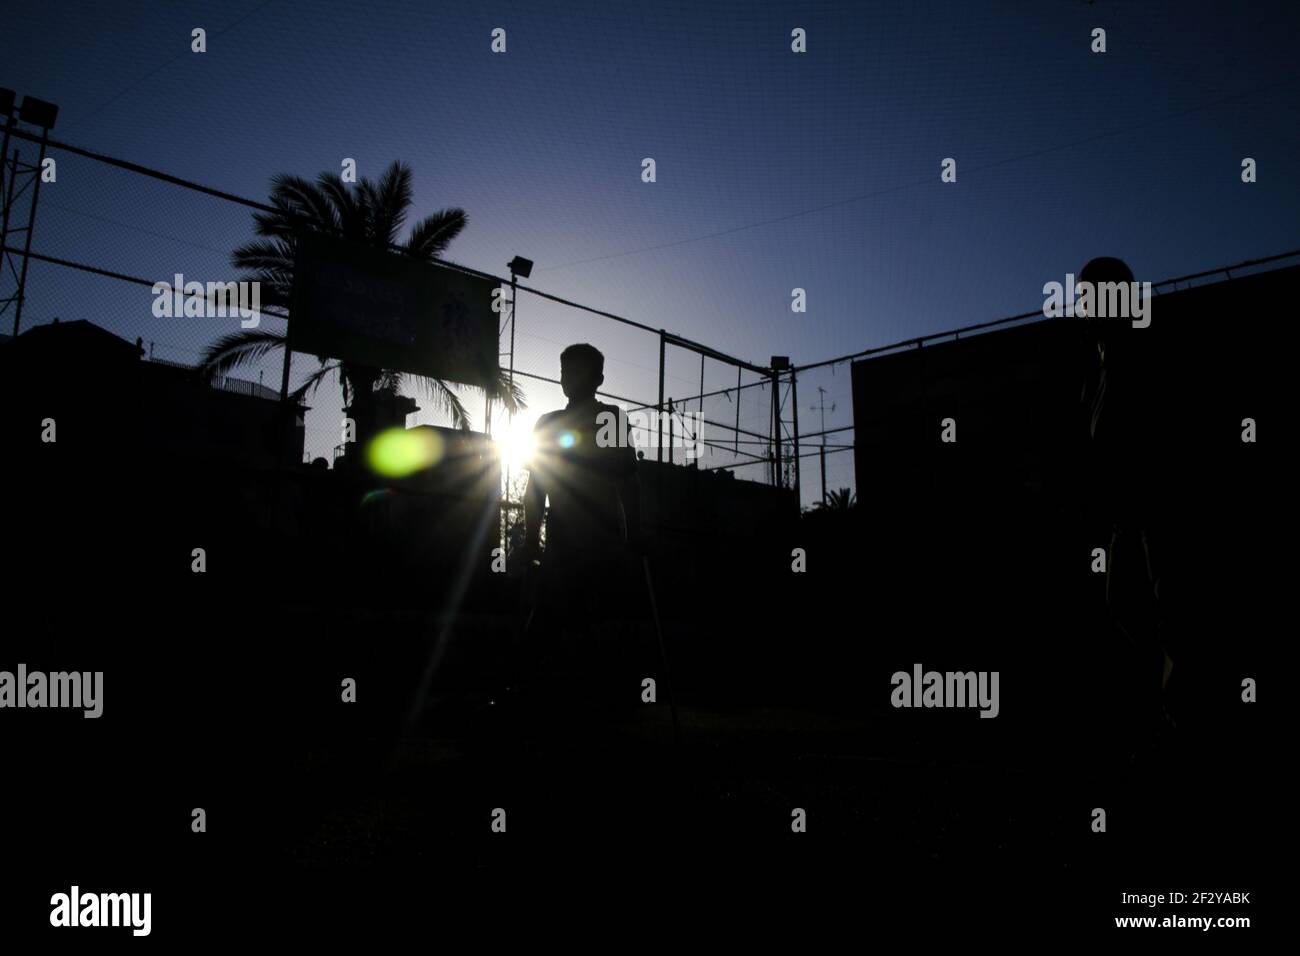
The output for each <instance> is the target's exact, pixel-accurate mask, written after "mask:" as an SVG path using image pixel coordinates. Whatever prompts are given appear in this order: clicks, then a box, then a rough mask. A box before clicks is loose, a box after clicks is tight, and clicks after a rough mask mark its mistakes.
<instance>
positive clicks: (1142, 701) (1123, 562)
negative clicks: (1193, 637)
mask: <svg viewBox="0 0 1300 956" xmlns="http://www.w3.org/2000/svg"><path fill="white" fill-rule="evenodd" d="M1079 281H1080V282H1081V283H1082V282H1088V283H1092V284H1093V285H1094V289H1095V287H1096V284H1098V283H1118V282H1123V283H1131V282H1133V273H1132V271H1131V270H1130V269H1129V267H1128V266H1127V265H1125V263H1124V262H1123V261H1121V260H1119V259H1114V258H1111V257H1108V256H1107V257H1101V258H1097V259H1093V260H1091V261H1090V262H1089V263H1088V264H1087V265H1086V266H1084V267H1083V270H1082V271H1081V272H1080V273H1079ZM1130 288H1131V287H1130ZM1084 322H1085V328H1086V330H1087V336H1086V338H1087V342H1088V346H1087V347H1088V349H1089V351H1090V352H1095V354H1094V355H1093V356H1092V359H1091V363H1090V364H1091V366H1092V369H1091V374H1090V375H1089V380H1088V382H1087V383H1086V384H1085V391H1084V401H1085V403H1086V405H1087V407H1088V413H1089V434H1090V436H1091V444H1092V453H1093V454H1092V457H1093V463H1094V468H1093V480H1094V483H1095V485H1094V487H1095V491H1096V494H1097V498H1098V503H1099V505H1100V510H1101V512H1102V513H1103V514H1104V515H1105V517H1106V519H1107V520H1108V521H1109V522H1110V524H1111V537H1110V546H1109V548H1108V549H1107V552H1106V606H1107V609H1108V611H1109V612H1110V615H1111V618H1112V620H1113V621H1114V623H1115V625H1116V627H1117V628H1119V630H1120V631H1121V633H1123V634H1124V635H1125V636H1126V637H1127V638H1128V640H1129V643H1130V650H1131V652H1132V653H1133V654H1134V655H1135V657H1136V673H1135V674H1134V675H1133V676H1134V677H1135V680H1134V684H1135V694H1136V700H1135V704H1136V706H1137V709H1138V718H1139V720H1141V721H1142V722H1143V723H1144V724H1145V725H1146V727H1147V728H1148V729H1149V730H1151V731H1152V732H1154V733H1160V732H1162V731H1163V730H1164V729H1165V725H1166V723H1167V722H1168V717H1167V714H1166V712H1165V711H1164V706H1163V703H1164V702H1163V695H1164V690H1165V687H1166V685H1167V684H1168V681H1169V676H1170V673H1171V672H1172V669H1173V660H1172V658H1171V657H1170V655H1169V652H1168V650H1167V649H1166V647H1165V646H1164V645H1165V643H1166V638H1165V635H1163V634H1162V633H1161V623H1162V615H1161V613H1160V604H1159V597H1160V587H1159V585H1160V579H1159V570H1160V569H1159V568H1158V566H1157V564H1156V534H1155V516H1156V509H1157V506H1158V503H1157V496H1158V495H1159V492H1160V486H1161V480H1160V476H1159V472H1160V463H1159V461H1158V457H1159V450H1158V441H1157V438H1158V435H1159V429H1160V428H1161V422H1160V421H1159V412H1158V409H1157V406H1156V404H1155V396H1154V395H1153V393H1152V385H1151V382H1152V381H1153V380H1154V377H1155V375H1156V370H1155V369H1152V368H1149V367H1147V366H1146V363H1145V361H1144V356H1143V349H1142V347H1141V346H1142V343H1141V340H1139V339H1138V338H1137V336H1142V335H1148V334H1150V333H1149V330H1148V329H1140V328H1138V329H1135V328H1133V325H1132V321H1131V318H1130V317H1126V316H1100V317H1098V316H1097V315H1096V314H1092V315H1085V316H1084ZM1146 354H1148V355H1149V354H1150V353H1149V352H1148V353H1146Z"/></svg>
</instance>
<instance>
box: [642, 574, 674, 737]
mask: <svg viewBox="0 0 1300 956" xmlns="http://www.w3.org/2000/svg"><path fill="white" fill-rule="evenodd" d="M641 569H642V570H643V571H644V572H645V590H646V595H647V596H648V597H649V599H650V616H651V617H652V618H653V620H654V626H655V637H656V638H658V641H659V663H660V665H661V666H662V667H663V669H664V681H665V682H666V683H667V685H668V708H669V710H670V711H671V712H672V715H673V746H674V747H679V748H680V747H681V745H682V737H681V731H680V730H679V729H678V726H677V698H676V696H675V695H674V694H673V672H672V669H671V668H670V667H669V666H668V649H667V648H666V647H665V646H664V632H663V628H662V627H660V626H659V604H658V602H657V601H656V600H655V585H654V579H653V578H651V577H650V557H649V555H644V554H643V555H641Z"/></svg>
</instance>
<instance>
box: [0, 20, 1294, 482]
mask: <svg viewBox="0 0 1300 956" xmlns="http://www.w3.org/2000/svg"><path fill="white" fill-rule="evenodd" d="M1297 9H1298V8H1297V7H1296V5H1295V4H1286V3H1276V4H1271V3H1251V4H1248V5H1229V4H1200V3H1144V4H1122V5H1121V4H1116V3H1111V2H1107V0H1096V2H1095V3H1091V4H1089V3H1086V2H1081V0H1076V2H1064V0H1062V2H1040V3H1023V4H1002V3H977V4H955V3H954V4H947V3H907V4H901V3H900V4H893V3H877V4H854V3H763V2H744V3H709V2H695V3H655V2H651V3H640V4H633V3H611V2H602V3H587V2H581V0H578V2H565V3H528V4H512V3H480V4H457V3H439V4H428V3H414V2H413V3H385V2H378V3H369V4H360V3H343V2H337V0H327V2H315V3H311V4H301V3H293V2H288V0H271V2H265V0H226V2H222V3H112V4H102V3H60V2H52V0H44V2H42V3H40V4H25V5H22V6H21V7H17V8H15V9H12V10H6V12H5V15H4V20H3V24H2V26H0V85H3V86H7V87H10V88H13V89H15V90H16V91H17V92H18V93H19V94H20V95H21V94H25V93H30V94H32V95H35V96H38V97H41V98H43V99H47V100H50V101H53V102H55V103H57V104H58V105H59V106H60V116H59V120H58V125H57V127H56V129H55V131H54V136H55V138H57V139H60V140H64V141H67V142H70V143H73V144H76V145H79V146H83V147H86V148H89V149H93V150H96V151H99V152H103V153H107V154H109V155H113V156H117V157H121V158H124V159H129V160H132V161H135V162H139V163H141V164H144V165H147V166H151V167H155V168H158V169H162V170H165V171H167V172H170V173H173V174H175V175H179V176H183V177H185V178H188V179H192V180H196V181H199V182H202V183H205V184H207V185H210V186H214V187H216V188H220V189H223V190H227V191H230V192H233V193H237V194H239V195H243V196H248V197H250V198H256V199H265V197H266V194H267V190H268V184H269V181H270V178H271V176H272V175H274V174H275V173H277V172H282V171H287V172H295V173H298V174H302V175H305V176H309V177H314V176H315V175H316V174H317V173H319V172H321V171H323V170H331V171H338V170H339V169H340V163H341V161H342V159H343V158H344V157H352V158H355V159H356V160H357V162H358V165H359V171H360V173H361V175H364V176H376V175H378V173H379V172H380V171H381V170H382V168H383V167H384V166H385V165H387V164H388V162H390V161H391V160H393V159H402V160H404V161H406V162H407V163H409V164H411V165H412V167H413V168H414V171H415V194H416V209H415V213H416V215H417V216H418V215H420V214H424V213H427V212H431V211H433V210H435V209H437V208H441V207H444V206H460V207H463V208H464V209H466V210H467V212H468V214H469V227H468V228H467V229H466V231H465V232H464V233H463V234H462V236H461V238H460V239H458V240H457V242H456V243H455V244H454V246H453V247H452V249H451V251H450V258H451V259H453V260H454V261H457V262H461V263H464V264H466V265H469V266H473V267H475V268H479V269H484V270H487V271H491V272H497V273H504V271H505V270H504V265H505V263H506V262H507V261H508V260H509V259H510V258H511V257H512V256H514V255H516V254H521V255H524V256H527V257H529V258H531V259H533V260H535V261H536V263H537V266H536V269H535V271H534V273H533V277H532V280H531V282H532V284H535V285H537V286H538V287H540V288H543V289H545V290H547V291H550V292H553V293H555V294H557V295H561V296H564V297H566V298H569V299H573V300H576V301H579V302H583V303H587V304H590V305H593V306H595V307H597V308H601V309H604V310H607V311H610V312H614V313H617V314H621V315H626V316H628V317H629V318H633V319H636V320H638V321H640V322H644V323H646V324H648V325H651V326H654V327H656V328H658V327H662V328H666V329H669V330H671V331H675V332H678V333H680V334H682V335H686V336H688V337H691V338H694V339H697V340H700V341H703V342H706V343H708V344H710V345H712V346H714V347H716V348H718V349H720V350H722V351H725V352H729V353H731V354H735V355H738V356H740V357H742V358H745V359H748V360H752V361H754V362H756V363H761V364H766V362H767V359H768V358H769V357H770V356H771V355H773V354H787V355H790V356H791V357H792V358H793V359H794V360H795V361H796V362H797V363H807V362H814V361H818V360H820V359H824V358H829V357H831V356H835V355H840V354H845V353H849V352H853V351H855V350H858V349H863V348H868V347H871V346H876V345H882V344H885V343H888V342H893V341H896V340H899V339H903V338H908V337H912V336H916V335H921V334H925V333H929V332H937V331H942V330H945V329H950V328H955V327H958V326H962V325H967V324H971V323H974V322H980V321H986V320H989V319H994V318H998V317H1001V316H1004V315H1009V314H1013V313H1017V312H1023V311H1028V310H1030V309H1034V308H1036V307H1038V306H1039V305H1041V302H1042V295H1041V288H1042V285H1043V283H1044V282H1047V281H1050V280H1052V279H1057V280H1060V279H1063V277H1064V275H1065V273H1066V272H1071V271H1075V272H1077V270H1078V268H1079V267H1080V266H1081V265H1082V264H1083V263H1084V262H1085V261H1086V260H1087V259H1089V258H1091V257H1092V256H1095V255H1102V254H1108V255H1118V256H1121V257H1123V258H1125V259H1126V260H1127V261H1128V262H1129V263H1130V265H1132V266H1133V268H1134V271H1135V273H1136V275H1137V278H1138V279H1139V280H1150V281H1156V280H1159V279H1164V278H1168V277H1171V276H1177V275H1182V274H1187V273H1191V272H1195V271H1198V270H1201V269H1208V268H1212V267H1216V266H1221V265H1226V264H1230V263H1233V262H1237V261H1241V260H1244V259H1249V258H1255V257H1260V256H1266V255H1271V254H1275V253H1279V252H1283V251H1287V250H1290V249H1293V248H1296V247H1298V246H1300V241H1297V236H1298V235H1300V230H1297V226H1296V224H1297V223H1300V189H1297V187H1296V185H1295V184H1296V181H1297V176H1298V175H1300V168H1297V166H1298V163H1300V160H1298V159H1297V156H1298V155H1300V133H1298V132H1297V125H1296V110H1295V108H1294V104H1295V102H1296V101H1297V96H1298V94H1300V65H1298V64H1297V63H1296V62H1295V59H1294V44H1295V40H1296V37H1297V34H1298V33H1300V31H1298V30H1297V26H1298V25H1300V12H1297ZM196 26H201V27H204V28H205V29H206V30H207V32H208V52H206V53H204V54H193V53H191V52H190V31H191V29H193V28H194V27H196ZM495 27H504V28H505V29H506V30H507V52H506V53H505V54H504V55H499V54H493V53H492V52H491V50H490V48H489V44H490V33H491V31H492V29H493V28H495ZM794 27H802V28H804V29H805V30H806V31H807V35H808V52H807V53H806V54H801V55H800V54H794V53H792V52H791V51H790V31H791V30H792V29H793V28H794ZM1094 27H1102V28H1104V29H1105V30H1106V31H1107V46H1108V50H1107V52H1106V53H1105V54H1094V53H1092V52H1091V51H1090V49H1089V47H1090V43H1091V38H1090V34H1091V31H1092V29H1093V28H1094ZM56 155H58V154H56ZM1247 156H1249V157H1253V158H1255V159H1256V160H1257V162H1258V164H1259V181H1258V182H1257V183H1255V184H1253V185H1245V184H1243V183H1242V182H1241V181H1240V163H1241V160H1242V158H1243V157H1247ZM644 157H653V158H654V159H655V161H656V164H657V175H658V181H657V182H656V183H654V184H645V183H642V182H641V179H640V171H641V160H642V159H643V158H644ZM945 157H953V158H955V159H956V160H957V163H958V179H957V182H956V183H955V184H943V183H941V182H940V179H939V171H940V168H939V167H940V161H941V160H942V159H944V158H945ZM41 204H42V209H41V215H40V218H39V220H38V224H37V231H36V235H35V241H34V245H33V248H34V249H36V250H37V251H40V252H45V253H47V254H51V255H58V256H66V257H68V258H71V259H76V260H78V261H83V262H88V263H91V264H94V265H97V266H100V267H102V268H108V269H114V270H118V271H121V272H125V273H128V274H131V275H139V276H143V277H146V278H151V279H153V278H166V277H170V276H171V275H172V274H173V273H174V272H178V271H179V272H183V273H185V274H186V276H187V277H191V276H193V277H196V278H203V279H208V278H212V279H224V278H235V277H236V275H235V274H233V273H232V270H231V269H230V267H229V264H228V257H229V251H230V250H231V249H233V248H234V247H235V246H237V245H239V244H240V243H242V242H244V241H246V240H247V239H248V238H249V236H250V234H251V225H252V221H251V217H250V215H249V213H248V211H247V210H243V209H240V208H238V207H235V206H233V205H230V204H226V203H222V202H220V201H217V200H213V199H209V198H206V197H202V196H198V195H194V194H188V193H184V192H183V191H181V190H178V189H176V188H174V187H169V186H165V185H163V184H161V183H157V182H152V181H146V180H141V179H140V178H139V177H135V176H132V175H130V174H127V173H124V172H117V171H111V170H106V169H104V168H103V167H102V166H99V165H98V164H94V163H91V162H89V161H86V160H80V159H76V158H74V157H67V158H66V161H65V159H64V158H62V157H60V169H59V181H58V183H57V184H54V185H53V186H46V187H45V188H44V190H43V192H42V198H41ZM795 287H801V288H804V289H806V290H807V296H808V312H807V313H806V314H793V313H792V312H791V311H790V292H791V289H793V288H795ZM4 288H5V291H6V292H7V291H8V289H9V287H8V286H5V287H4ZM28 296H29V302H28V306H27V309H28V313H27V315H25V316H24V325H26V324H28V323H29V322H44V321H49V320H50V319H52V318H53V317H54V316H56V315H57V316H60V317H62V318H64V319H71V318H87V319H91V320H93V321H97V322H100V323H101V324H104V325H106V326H108V327H110V328H112V329H113V330H114V331H117V332H119V334H123V335H126V336H128V337H130V338H134V337H135V336H136V335H141V336H143V337H144V338H145V339H146V341H151V342H154V343H155V349H156V354H158V355H160V356H162V357H166V358H172V359H175V360H181V361H194V360H195V359H196V358H197V357H198V351H199V350H200V349H201V348H202V346H203V344H204V343H205V342H206V341H208V340H209V339H210V338H212V337H213V336H214V335H215V334H217V333H218V332H219V331H225V329H221V330H214V329H213V328H212V327H211V322H212V321H213V320H200V319H191V320H184V319H170V320H163V319H156V318H154V317H153V316H152V315H151V313H150V305H151V302H152V297H151V296H150V295H149V294H148V290H147V289H145V288H143V287H134V286H128V285H125V284H120V283H115V282H112V281H110V280H106V279H101V278H96V277H91V276H80V275H76V274H72V273H69V272H67V271H66V270H60V269H57V268H55V267H52V266H48V265H41V264H34V265H33V266H32V270H31V274H30V278H29V287H28ZM5 322H6V329H5V330H6V331H8V327H7V324H8V322H9V319H8V317H6V319H5ZM204 323H207V324H204ZM519 333H520V338H519V353H518V359H517V361H518V366H519V367H520V368H521V369H524V370H526V371H531V372H535V373H538V374H546V375H556V374H557V372H558V351H559V349H560V348H561V347H562V346H563V345H564V344H568V343H569V342H571V341H576V340H588V341H592V342H593V343H594V344H596V345H597V346H598V347H601V348H602V349H603V350H605V352H606V354H607V356H608V366H607V379H608V387H609V388H610V389H611V390H612V391H614V392H617V393H619V394H625V395H631V396H635V397H639V398H642V399H644V400H652V399H653V398H654V395H655V391H656V384H657V383H656V367H657V358H658V356H657V342H656V340H655V338H654V337H653V336H650V335H645V334H643V333H638V332H635V331H633V330H627V329H623V328H620V327H617V326H613V325H611V324H610V323H605V322H599V321H594V320H591V319H589V318H587V317H584V316H582V315H581V314H579V313H575V312H574V311H572V310H568V309H563V308H560V307H553V306H550V305H547V304H545V303H542V302H540V301H539V300H536V299H532V298H529V297H524V298H522V299H521V303H520V318H519ZM306 368H307V365H306V363H304V365H303V369H304V371H305V370H306ZM668 371H669V389H668V390H669V392H670V394H673V393H675V394H678V395H684V394H688V393H690V392H692V391H695V390H697V389H698V380H699V374H700V373H699V362H698V359H697V358H695V357H694V356H691V355H688V354H686V353H671V354H670V363H669V369H668ZM734 375H735V373H734V370H728V369H725V368H723V367H721V366H713V365H709V366H707V367H706V385H707V386H708V387H721V386H723V385H726V384H732V385H734V384H735V379H734ZM249 377H256V374H255V373H250V375H249ZM266 377H267V380H268V381H273V380H274V377H275V372H274V369H273V368H272V366H268V372H267V376H266ZM818 385H822V386H824V387H825V388H826V389H827V402H828V403H830V402H834V403H835V404H836V410H835V411H834V412H833V413H829V414H828V416H827V424H828V426H830V427H836V426H842V425H849V424H851V422H852V419H851V412H850V397H851V396H850V389H849V376H848V369H847V367H846V366H841V367H840V368H838V369H836V370H835V371H834V372H833V373H832V372H831V371H830V370H825V371H823V372H820V373H817V374H816V375H810V376H808V378H806V379H802V380H801V382H800V405H801V409H802V412H801V419H802V424H803V427H804V430H805V431H807V430H810V429H811V428H813V427H815V425H814V422H815V421H819V416H818V415H816V414H814V413H812V412H811V411H810V410H809V409H810V407H811V406H812V405H813V404H815V403H816V400H817V386H818ZM529 400H530V403H531V404H532V411H533V412H534V413H536V412H539V411H543V410H545V409H547V408H550V407H554V406H555V405H557V404H561V403H562V400H561V399H560V397H559V395H558V390H555V389H550V388H545V387H538V388H534V387H530V388H529ZM767 401H768V399H767V397H766V395H760V394H759V393H758V392H757V390H754V391H751V392H749V393H748V394H747V396H746V398H745V402H746V404H745V405H744V406H743V408H742V411H743V416H742V417H743V422H744V423H748V427H750V428H753V429H754V430H756V431H759V430H763V429H764V427H765V426H764V415H765V409H766V402H767ZM467 404H468V405H469V407H470V408H471V410H472V411H473V412H474V414H475V415H476V416H478V415H480V414H481V410H482V403H481V401H480V400H478V399H476V398H470V399H467ZM315 405H316V406H317V407H316V408H315V410H314V411H313V413H312V418H311V419H310V420H309V426H310V427H311V429H312V435H313V438H312V442H313V445H314V447H315V449H316V451H317V453H327V452H326V450H327V448H328V447H329V446H331V445H332V444H334V440H332V439H331V437H330V436H331V435H332V434H333V432H334V425H333V421H334V419H335V418H336V416H337V402H336V401H335V395H334V394H333V392H332V391H331V394H329V395H327V394H326V391H325V390H322V392H321V393H320V397H319V398H318V400H317V401H316V403H315ZM705 413H706V415H709V416H710V417H715V418H721V419H723V420H732V416H734V406H731V405H730V404H729V403H728V402H727V401H725V400H722V399H717V400H712V401H710V402H707V403H706V406H705ZM427 420H432V418H431V417H430V418H429V419H427ZM848 434H850V433H844V434H843V435H841V436H839V437H838V440H839V441H845V440H847V439H846V438H845V436H846V435H848ZM851 458H852V456H851V455H850V454H843V455H835V456H832V459H831V460H832V466H831V478H830V484H831V486H832V487H837V486H842V485H851V484H852V461H851ZM720 460H721V459H720ZM705 463H706V464H708V463H709V462H708V461H707V460H706V462H705ZM806 465H808V466H812V471H814V472H815V461H813V460H809V461H808V462H806ZM759 471H761V469H749V470H748V471H741V472H740V474H741V475H745V474H747V473H748V474H753V475H754V476H755V477H757V475H758V472H759ZM808 475H809V469H808V468H806V469H805V486H806V487H805V499H806V500H808V499H810V495H815V493H816V490H817V489H816V488H815V487H809V486H810V485H811V482H809V481H808Z"/></svg>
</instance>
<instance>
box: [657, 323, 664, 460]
mask: <svg viewBox="0 0 1300 956" xmlns="http://www.w3.org/2000/svg"><path fill="white" fill-rule="evenodd" d="M665 344H666V342H665V339H664V330H663V329H660V330H659V404H658V405H656V406H655V412H656V417H657V418H658V419H659V448H658V451H657V452H656V456H655V457H656V459H657V460H658V461H661V462H662V461H663V460H664V346H665Z"/></svg>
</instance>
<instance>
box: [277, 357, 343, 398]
mask: <svg viewBox="0 0 1300 956" xmlns="http://www.w3.org/2000/svg"><path fill="white" fill-rule="evenodd" d="M338 368H339V364H338V363H337V362H335V363H334V364H333V365H325V364H324V363H322V365H321V367H320V368H319V369H317V370H316V371H315V372H312V374H311V375H309V376H308V377H307V381H305V382H303V383H302V384H301V385H299V386H298V387H297V388H295V389H294V390H293V391H292V392H290V393H289V397H290V398H291V399H293V401H294V403H295V404H302V401H303V399H305V398H306V397H307V393H308V392H309V391H310V392H311V394H313V395H315V394H316V389H318V388H320V383H321V382H323V381H325V379H327V378H329V376H330V375H331V374H333V373H334V372H336V371H338Z"/></svg>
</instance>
